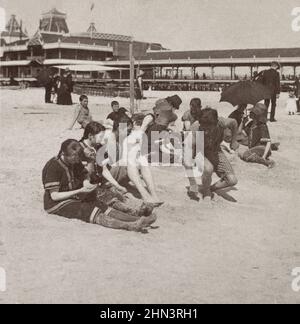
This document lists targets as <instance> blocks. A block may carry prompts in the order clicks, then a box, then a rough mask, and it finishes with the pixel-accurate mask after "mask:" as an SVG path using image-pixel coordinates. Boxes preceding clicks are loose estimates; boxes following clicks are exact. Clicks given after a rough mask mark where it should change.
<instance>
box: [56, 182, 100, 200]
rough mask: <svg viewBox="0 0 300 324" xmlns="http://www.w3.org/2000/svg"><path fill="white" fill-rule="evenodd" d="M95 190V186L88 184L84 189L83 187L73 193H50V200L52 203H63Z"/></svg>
mask: <svg viewBox="0 0 300 324" xmlns="http://www.w3.org/2000/svg"><path fill="white" fill-rule="evenodd" d="M96 188H97V185H91V184H89V185H88V186H86V187H83V188H81V189H78V190H73V191H65V192H52V193H51V199H52V200H54V201H64V200H67V199H71V198H74V196H76V195H78V194H80V193H91V192H93V191H94V190H95V189H96Z"/></svg>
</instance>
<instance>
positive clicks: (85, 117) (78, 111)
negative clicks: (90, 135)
mask: <svg viewBox="0 0 300 324" xmlns="http://www.w3.org/2000/svg"><path fill="white" fill-rule="evenodd" d="M79 101H80V104H79V105H77V106H76V108H75V111H74V116H73V119H72V122H71V125H70V127H69V130H72V129H73V127H74V125H75V123H76V122H77V123H78V124H79V125H80V126H81V128H85V127H86V125H87V124H88V123H90V122H91V121H92V120H93V117H92V115H91V113H90V110H89V107H88V105H89V99H88V97H87V96H86V95H82V96H80V98H79Z"/></svg>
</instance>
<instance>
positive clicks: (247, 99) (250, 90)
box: [220, 81, 271, 106]
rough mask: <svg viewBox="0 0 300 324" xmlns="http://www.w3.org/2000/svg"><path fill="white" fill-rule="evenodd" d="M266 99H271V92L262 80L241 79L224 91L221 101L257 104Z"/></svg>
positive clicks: (237, 103)
mask: <svg viewBox="0 0 300 324" xmlns="http://www.w3.org/2000/svg"><path fill="white" fill-rule="evenodd" d="M264 99H271V92H270V90H269V89H268V88H267V87H265V86H264V85H263V84H261V83H260V82H253V81H240V82H238V83H235V84H233V85H232V86H230V87H228V88H227V89H225V90H224V91H223V92H222V95H221V100H220V102H229V103H231V104H232V105H233V106H237V105H248V104H252V105H256V104H257V103H258V102H259V101H261V100H264Z"/></svg>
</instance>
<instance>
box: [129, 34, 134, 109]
mask: <svg viewBox="0 0 300 324" xmlns="http://www.w3.org/2000/svg"><path fill="white" fill-rule="evenodd" d="M129 58H130V112H131V114H132V115H133V114H134V57H133V39H131V42H130V45H129Z"/></svg>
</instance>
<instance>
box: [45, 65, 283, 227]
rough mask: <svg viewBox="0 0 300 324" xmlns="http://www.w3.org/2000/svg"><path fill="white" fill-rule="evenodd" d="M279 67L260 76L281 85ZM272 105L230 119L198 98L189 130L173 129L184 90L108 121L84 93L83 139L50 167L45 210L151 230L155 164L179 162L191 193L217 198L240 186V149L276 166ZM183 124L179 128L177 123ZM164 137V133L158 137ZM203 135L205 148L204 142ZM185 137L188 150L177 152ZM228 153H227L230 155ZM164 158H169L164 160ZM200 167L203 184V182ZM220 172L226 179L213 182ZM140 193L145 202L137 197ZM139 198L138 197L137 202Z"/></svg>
mask: <svg viewBox="0 0 300 324" xmlns="http://www.w3.org/2000/svg"><path fill="white" fill-rule="evenodd" d="M276 70H277V66H275V65H274V64H272V67H271V69H270V70H268V71H265V72H264V73H263V74H261V77H262V78H263V82H266V81H265V80H267V82H269V84H271V83H272V82H273V81H274V82H275V85H276V82H277V73H278V72H277V71H276ZM271 89H273V93H272V107H271V121H274V120H275V108H276V99H277V98H278V95H279V93H278V88H277V87H276V86H272V87H271ZM268 104H270V101H268V100H266V102H265V104H262V103H257V104H256V105H254V106H253V105H252V106H248V105H245V104H241V105H239V106H238V107H237V108H236V109H235V110H234V111H233V112H232V113H231V114H230V115H229V116H228V117H227V118H225V117H221V116H219V115H218V112H217V110H215V109H213V108H212V107H208V106H206V107H203V105H202V101H201V99H200V98H193V99H192V100H191V102H190V108H189V109H188V110H187V111H186V112H184V114H183V117H182V119H181V122H182V130H181V131H180V132H179V133H178V132H176V131H175V129H174V125H175V122H176V121H177V120H178V114H177V112H178V110H179V109H180V107H181V105H182V100H181V98H180V97H179V96H178V95H174V96H170V97H167V98H164V99H160V100H158V101H157V102H156V103H155V106H154V108H153V112H152V113H149V114H143V113H136V114H133V115H130V113H129V111H128V110H127V109H126V108H124V107H120V105H119V103H118V102H117V101H113V102H112V103H111V109H112V112H111V113H110V114H109V115H108V116H107V118H106V121H105V122H102V123H99V122H97V121H95V120H94V119H93V116H92V115H91V113H90V110H89V107H88V97H87V96H86V95H82V96H81V97H80V103H79V105H78V106H77V107H76V108H75V113H74V117H73V119H72V122H71V124H70V127H69V129H72V128H73V127H74V125H75V124H76V123H77V124H78V125H79V126H80V127H81V129H82V137H81V139H77V140H75V139H68V140H66V141H64V142H63V143H62V145H61V149H60V151H59V153H58V155H57V156H55V157H54V158H52V159H51V160H50V161H49V162H47V164H46V165H45V167H44V169H43V184H44V188H45V195H44V208H45V210H46V211H47V212H48V213H49V214H56V215H59V216H63V217H66V218H72V219H79V220H81V221H85V222H89V223H93V224H98V225H102V226H105V227H109V228H114V229H125V230H129V231H138V232H147V229H148V228H149V227H151V226H152V224H153V223H154V222H155V221H156V219H157V214H156V209H157V208H159V207H161V206H162V205H163V204H164V201H162V199H161V198H160V196H159V194H158V192H157V190H156V186H155V181H154V179H153V175H152V171H151V166H152V165H156V164H155V163H158V165H163V162H165V161H168V162H169V163H170V164H175V161H180V162H181V165H182V166H183V167H184V169H185V173H186V177H187V179H188V181H189V189H188V192H187V195H188V197H189V198H190V199H191V200H194V201H200V200H201V195H202V198H203V199H202V200H203V201H204V202H210V201H211V200H212V198H213V195H214V193H215V192H218V191H219V190H222V189H225V188H232V187H234V186H236V185H237V183H238V179H237V177H236V175H235V172H234V169H233V167H232V165H231V163H230V161H229V159H228V154H232V153H234V152H238V156H239V157H240V159H241V160H243V161H244V162H246V163H256V164H261V165H264V166H266V167H268V168H273V167H274V166H275V162H274V161H273V160H271V159H270V157H271V155H272V151H276V150H278V149H279V145H280V143H274V142H272V139H271V136H270V132H269V129H268V125H267V122H268ZM177 126H178V125H177ZM157 134H158V136H157ZM199 134H200V135H203V136H202V139H203V142H202V145H200V146H199V145H197V144H198V143H197V141H198V139H199ZM178 142H180V145H181V150H177V148H178V145H177V144H178ZM226 152H227V153H226ZM164 156H166V157H167V158H168V159H167V160H165V159H164ZM195 172H198V175H199V174H200V175H201V177H202V189H201V190H199V185H198V183H197V177H198V175H197V174H196V173H195ZM214 173H215V174H216V175H217V176H218V177H219V180H218V181H217V182H216V183H212V176H213V174H214ZM129 192H135V193H137V194H138V197H139V200H138V204H135V205H134V204H133V201H132V195H130V194H129ZM135 202H136V200H135Z"/></svg>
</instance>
